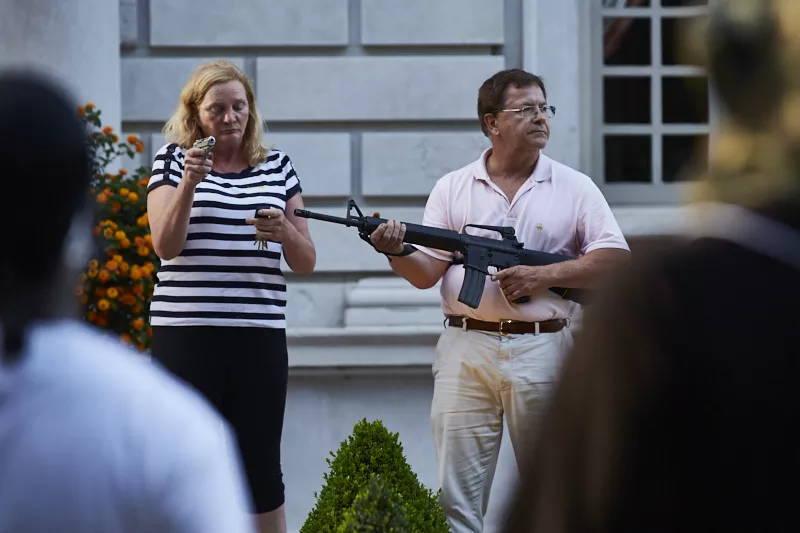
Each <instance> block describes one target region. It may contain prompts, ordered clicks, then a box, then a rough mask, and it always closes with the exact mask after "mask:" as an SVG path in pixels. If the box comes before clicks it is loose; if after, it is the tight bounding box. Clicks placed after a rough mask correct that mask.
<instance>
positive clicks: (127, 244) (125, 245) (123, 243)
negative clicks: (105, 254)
mask: <svg viewBox="0 0 800 533" xmlns="http://www.w3.org/2000/svg"><path fill="white" fill-rule="evenodd" d="M119 245H120V246H121V247H122V248H130V247H131V241H129V240H128V239H121V240H120V241H119Z"/></svg>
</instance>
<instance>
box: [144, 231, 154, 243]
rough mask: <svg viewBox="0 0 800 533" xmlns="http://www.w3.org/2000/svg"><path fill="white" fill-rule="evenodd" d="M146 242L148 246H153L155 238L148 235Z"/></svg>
mask: <svg viewBox="0 0 800 533" xmlns="http://www.w3.org/2000/svg"><path fill="white" fill-rule="evenodd" d="M144 242H146V243H147V244H148V245H150V244H153V236H152V235H150V234H149V233H148V234H147V235H145V236H144Z"/></svg>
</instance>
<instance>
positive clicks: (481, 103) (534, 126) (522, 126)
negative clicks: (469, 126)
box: [478, 68, 555, 151]
mask: <svg viewBox="0 0 800 533" xmlns="http://www.w3.org/2000/svg"><path fill="white" fill-rule="evenodd" d="M554 113H555V107H554V106H551V105H549V104H548V103H547V89H545V86H544V82H543V81H542V79H541V78H540V77H538V76H536V75H534V74H531V73H530V72H526V71H524V70H521V69H516V68H515V69H508V70H502V71H500V72H497V73H496V74H494V75H493V76H492V77H490V78H489V79H487V80H486V81H484V82H483V84H482V85H481V87H480V89H479V90H478V119H479V120H480V123H481V130H482V131H483V133H484V135H486V136H487V137H488V138H489V140H491V141H492V145H493V146H497V145H498V144H502V145H504V146H505V147H507V148H509V149H520V150H531V149H532V150H536V151H539V150H543V149H544V147H545V146H546V145H547V141H548V140H549V139H550V119H551V118H552V117H553V115H554Z"/></svg>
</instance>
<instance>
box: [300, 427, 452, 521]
mask: <svg viewBox="0 0 800 533" xmlns="http://www.w3.org/2000/svg"><path fill="white" fill-rule="evenodd" d="M326 461H327V463H328V466H329V467H330V469H329V472H327V473H325V474H324V476H323V477H324V484H323V486H322V490H321V491H320V492H318V493H315V494H314V496H315V497H316V499H317V501H316V505H315V506H314V508H313V509H312V510H311V512H310V513H309V515H308V518H307V519H306V522H305V524H303V527H302V528H300V533H340V528H341V527H343V524H345V523H346V520H347V519H348V517H349V516H351V515H353V513H357V512H359V511H356V510H351V508H353V505H354V504H355V503H356V498H357V496H358V495H359V493H362V491H364V490H366V491H367V493H366V494H367V495H366V496H363V497H362V500H361V502H360V503H359V504H358V509H360V510H361V511H365V510H367V509H369V507H370V506H369V505H368V504H367V503H365V499H367V500H368V498H369V497H370V494H373V493H372V492H370V491H379V489H378V488H376V487H372V489H370V485H369V483H370V480H371V479H372V478H373V476H380V478H381V483H384V484H385V486H386V487H388V488H389V491H390V493H391V500H389V501H395V502H397V503H398V504H399V505H400V506H401V507H402V509H403V512H404V513H405V516H406V519H407V522H408V524H409V526H410V531H413V532H414V533H450V529H449V528H448V526H447V522H446V520H445V517H444V512H443V510H442V507H441V504H440V503H439V494H438V493H436V494H434V493H433V491H431V490H430V489H428V488H425V487H424V486H423V485H422V484H421V483H420V481H419V480H418V479H417V476H416V474H415V473H414V472H413V471H412V470H411V467H410V466H409V464H408V462H407V461H406V458H405V455H404V453H403V446H402V444H400V442H399V438H398V434H397V433H390V432H389V431H388V430H387V429H386V427H385V426H384V425H383V423H382V422H381V421H380V420H375V421H373V422H367V420H366V419H362V420H360V421H359V422H358V423H356V425H355V426H354V428H353V432H352V433H351V434H350V436H349V437H348V438H347V440H345V441H342V443H341V445H340V447H339V450H338V451H337V452H336V454H334V453H333V452H331V457H330V458H328V459H327V460H326ZM378 493H379V492H378ZM378 501H381V500H380V498H378ZM374 505H375V509H372V510H370V511H369V512H370V513H377V512H379V511H378V510H379V509H381V508H383V509H388V510H389V511H391V510H392V507H391V505H388V503H386V502H385V501H384V503H381V504H380V505H378V504H377V503H374ZM387 505H388V507H387ZM390 514H391V513H390ZM359 516H363V514H361V515H359ZM370 519H371V518H370ZM353 527H356V526H353ZM353 531H361V530H358V529H355V530H353ZM364 531H370V530H369V529H366V530H364ZM374 531H383V530H381V529H377V530H374Z"/></svg>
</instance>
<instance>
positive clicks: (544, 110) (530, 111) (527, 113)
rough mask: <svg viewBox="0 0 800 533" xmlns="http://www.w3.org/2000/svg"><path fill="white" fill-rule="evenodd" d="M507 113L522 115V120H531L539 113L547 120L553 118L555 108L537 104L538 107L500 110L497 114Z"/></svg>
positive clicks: (530, 106) (527, 106)
mask: <svg viewBox="0 0 800 533" xmlns="http://www.w3.org/2000/svg"><path fill="white" fill-rule="evenodd" d="M502 111H508V112H513V113H519V114H520V115H522V117H523V118H533V117H535V116H536V115H538V114H539V113H541V114H543V115H544V116H546V117H547V118H548V119H550V118H553V116H555V114H556V106H554V105H547V104H539V105H526V106H522V107H517V108H514V109H500V111H499V112H502Z"/></svg>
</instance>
